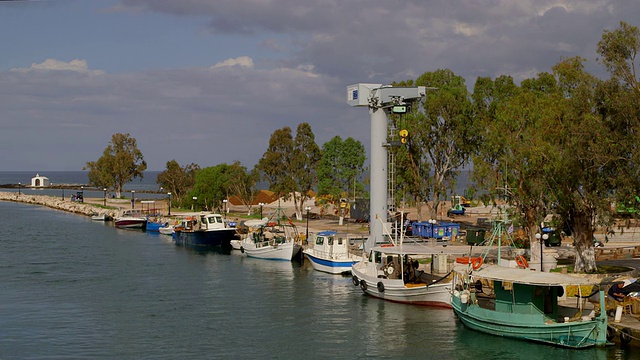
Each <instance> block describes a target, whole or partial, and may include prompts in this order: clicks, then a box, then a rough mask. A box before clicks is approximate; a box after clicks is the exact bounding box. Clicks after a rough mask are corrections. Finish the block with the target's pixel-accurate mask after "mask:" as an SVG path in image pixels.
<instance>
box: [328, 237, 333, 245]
mask: <svg viewBox="0 0 640 360" xmlns="http://www.w3.org/2000/svg"><path fill="white" fill-rule="evenodd" d="M328 244H329V245H333V236H330V237H329V241H328Z"/></svg>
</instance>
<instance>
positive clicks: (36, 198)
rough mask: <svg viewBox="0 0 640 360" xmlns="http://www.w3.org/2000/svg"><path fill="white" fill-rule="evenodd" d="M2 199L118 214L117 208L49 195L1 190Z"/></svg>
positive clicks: (89, 212) (91, 212) (69, 209)
mask: <svg viewBox="0 0 640 360" xmlns="http://www.w3.org/2000/svg"><path fill="white" fill-rule="evenodd" d="M0 201H13V202H20V203H25V204H33V205H42V206H47V207H50V208H52V209H57V210H62V211H67V212H71V213H75V214H80V215H87V216H91V215H94V214H96V213H97V214H105V215H107V216H108V217H110V218H114V217H115V216H116V215H117V210H114V209H103V208H99V207H96V206H93V205H91V204H87V203H77V202H72V201H67V200H62V199H61V198H60V197H54V196H47V195H26V194H16V193H14V192H0Z"/></svg>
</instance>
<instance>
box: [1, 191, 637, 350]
mask: <svg viewBox="0 0 640 360" xmlns="http://www.w3.org/2000/svg"><path fill="white" fill-rule="evenodd" d="M0 218H2V219H6V221H5V227H4V229H3V232H2V235H0V244H1V246H2V247H1V248H2V251H1V252H0V359H80V358H82V359H99V358H104V359H212V358H233V359H240V358H243V359H248V358H251V359H262V358H279V359H300V358H311V359H328V358H337V359H353V358H356V359H365V358H389V359H425V358H426V359H532V358H538V359H631V358H634V356H636V354H634V353H631V352H628V351H627V352H625V351H623V350H619V349H616V348H610V349H606V350H604V349H593V350H582V351H577V350H567V349H560V348H555V347H551V346H545V345H536V344H529V343H525V342H520V341H513V340H508V339H502V338H498V337H493V336H488V335H484V334H479V333H476V332H473V331H470V330H468V329H466V328H464V327H463V326H462V324H460V323H459V322H458V321H457V320H456V318H455V316H454V314H453V312H452V311H451V310H443V309H431V308H424V307H416V306H408V305H402V304H395V303H389V302H385V301H381V300H379V299H374V298H369V297H367V296H364V295H363V294H362V292H361V291H360V290H359V288H357V287H354V286H353V285H352V284H351V279H350V278H348V277H341V276H331V275H328V274H321V273H319V272H316V271H312V270H311V269H310V268H308V267H306V266H304V265H301V264H300V263H295V262H294V263H288V262H271V261H264V260H257V259H250V258H246V257H245V256H244V255H242V254H240V253H235V252H232V253H228V252H227V253H224V252H219V251H194V250H190V249H186V248H182V247H176V246H175V245H174V244H173V243H172V242H171V241H170V240H169V238H165V237H162V236H160V235H154V234H148V233H144V232H136V231H126V230H119V229H115V228H113V227H112V226H111V225H110V224H109V223H101V222H92V221H91V220H89V219H88V218H87V217H83V216H79V215H74V214H69V213H65V212H61V211H56V210H51V209H48V208H45V207H40V206H33V205H26V204H18V203H11V202H0Z"/></svg>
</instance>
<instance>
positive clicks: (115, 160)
mask: <svg viewBox="0 0 640 360" xmlns="http://www.w3.org/2000/svg"><path fill="white" fill-rule="evenodd" d="M87 169H88V170H89V173H88V177H89V185H92V186H97V187H105V188H109V189H113V190H114V191H115V193H116V196H117V197H120V194H121V193H122V187H123V186H124V184H126V183H128V182H130V181H131V180H133V179H135V178H138V177H139V178H140V179H142V178H143V177H144V171H145V170H146V169H147V163H146V162H145V161H144V156H142V152H141V151H140V150H139V149H138V146H137V142H136V139H135V138H132V137H131V136H130V135H129V134H120V133H116V134H113V135H112V136H111V142H110V143H109V145H108V146H107V148H106V149H104V151H103V153H102V156H101V157H100V158H99V159H98V160H97V161H89V162H87V163H86V165H85V166H84V168H83V170H87Z"/></svg>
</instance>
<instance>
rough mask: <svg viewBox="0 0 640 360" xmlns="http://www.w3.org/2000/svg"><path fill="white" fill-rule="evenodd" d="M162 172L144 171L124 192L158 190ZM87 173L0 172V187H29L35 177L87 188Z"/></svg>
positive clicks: (53, 182)
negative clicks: (38, 176)
mask: <svg viewBox="0 0 640 360" xmlns="http://www.w3.org/2000/svg"><path fill="white" fill-rule="evenodd" d="M161 172H162V171H145V172H144V173H143V177H142V178H135V179H134V180H133V181H131V182H129V183H127V184H125V185H124V188H123V190H126V191H131V190H134V191H142V190H145V191H154V190H159V189H160V185H158V184H157V183H156V180H157V178H158V174H159V173H161ZM88 174H89V171H42V172H37V171H0V186H1V185H15V184H23V185H25V186H29V185H31V179H32V178H33V177H35V176H36V175H40V176H45V177H47V178H49V182H50V183H51V184H53V185H56V184H58V185H78V186H88V184H89V176H88Z"/></svg>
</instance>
